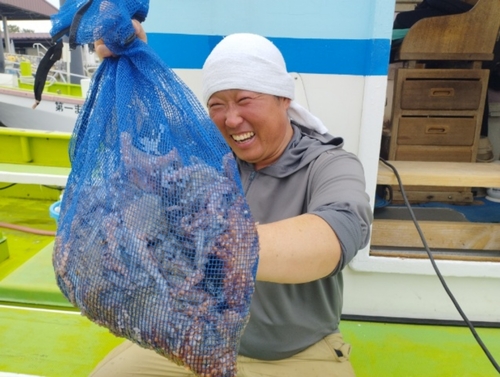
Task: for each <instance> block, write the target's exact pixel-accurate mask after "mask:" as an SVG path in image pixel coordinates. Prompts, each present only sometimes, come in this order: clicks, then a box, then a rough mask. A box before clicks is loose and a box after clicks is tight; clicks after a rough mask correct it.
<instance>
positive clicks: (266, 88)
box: [202, 33, 328, 134]
mask: <svg viewBox="0 0 500 377" xmlns="http://www.w3.org/2000/svg"><path fill="white" fill-rule="evenodd" d="M202 81H203V82H202V90H203V99H204V101H205V103H206V102H208V99H209V98H210V97H211V96H212V94H214V93H215V92H218V91H220V90H227V89H241V90H250V91H253V92H258V93H264V94H271V95H275V96H280V97H285V98H290V99H291V103H290V107H289V109H288V116H289V117H290V119H292V120H294V121H296V122H297V123H299V124H301V125H303V126H305V127H308V128H310V129H312V130H314V131H316V132H319V133H320V134H324V133H326V132H328V130H327V128H326V127H325V125H324V124H323V122H322V121H321V120H320V119H319V118H317V117H316V116H314V115H313V114H311V113H310V112H309V111H308V110H307V109H305V108H304V107H302V106H301V105H300V104H298V103H297V102H296V101H295V100H294V98H295V83H294V79H293V77H292V76H291V75H290V74H289V73H288V71H287V69H286V64H285V60H284V59H283V55H282V54H281V52H280V51H279V50H278V48H277V47H276V46H275V45H274V44H273V43H272V42H271V41H270V40H268V39H266V38H264V37H262V36H260V35H256V34H249V33H237V34H231V35H228V36H227V37H225V38H224V39H222V41H220V42H219V43H218V44H217V46H215V47H214V49H213V50H212V52H211V53H210V55H209V56H208V58H207V60H206V61H205V64H204V65H203V80H202Z"/></svg>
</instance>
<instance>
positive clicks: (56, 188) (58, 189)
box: [42, 185, 64, 191]
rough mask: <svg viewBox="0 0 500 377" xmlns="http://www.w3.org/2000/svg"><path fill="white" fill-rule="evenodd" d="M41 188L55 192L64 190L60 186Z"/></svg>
mask: <svg viewBox="0 0 500 377" xmlns="http://www.w3.org/2000/svg"><path fill="white" fill-rule="evenodd" d="M42 187H45V188H48V189H51V190H57V191H62V190H64V189H63V188H62V187H60V186H47V185H42Z"/></svg>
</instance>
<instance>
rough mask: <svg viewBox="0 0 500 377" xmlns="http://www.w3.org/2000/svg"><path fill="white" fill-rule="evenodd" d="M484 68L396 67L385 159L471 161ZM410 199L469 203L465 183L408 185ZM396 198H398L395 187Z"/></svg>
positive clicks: (485, 74)
mask: <svg viewBox="0 0 500 377" xmlns="http://www.w3.org/2000/svg"><path fill="white" fill-rule="evenodd" d="M488 75H489V71H487V70H483V69H472V68H470V69H448V68H447V69H429V68H399V69H397V70H396V74H395V78H394V96H393V103H392V114H391V129H390V143H389V152H388V159H389V160H394V161H436V162H475V161H476V156H477V149H478V144H479V138H480V132H481V124H482V119H483V111H484V104H485V100H486V92H487V88H488ZM406 191H407V195H408V197H409V199H410V201H411V202H425V201H444V202H455V203H468V202H471V201H472V200H473V195H472V190H471V188H470V187H454V188H439V187H431V186H428V187H408V188H407V190H406ZM394 200H395V202H400V201H402V198H401V197H400V193H399V190H398V188H397V187H395V188H394Z"/></svg>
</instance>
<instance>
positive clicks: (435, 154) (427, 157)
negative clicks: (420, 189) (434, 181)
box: [394, 145, 475, 162]
mask: <svg viewBox="0 0 500 377" xmlns="http://www.w3.org/2000/svg"><path fill="white" fill-rule="evenodd" d="M394 159H395V160H398V161H442V162H473V161H475V156H474V158H472V149H471V148H470V147H448V146H444V147H436V146H420V145H401V146H398V147H397V149H396V153H395V157H394Z"/></svg>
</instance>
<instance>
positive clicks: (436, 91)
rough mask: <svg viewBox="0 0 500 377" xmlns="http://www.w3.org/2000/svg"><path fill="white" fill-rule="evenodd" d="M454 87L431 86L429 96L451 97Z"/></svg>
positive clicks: (453, 93)
mask: <svg viewBox="0 0 500 377" xmlns="http://www.w3.org/2000/svg"><path fill="white" fill-rule="evenodd" d="M454 95H455V89H454V88H431V97H453V96H454Z"/></svg>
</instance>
